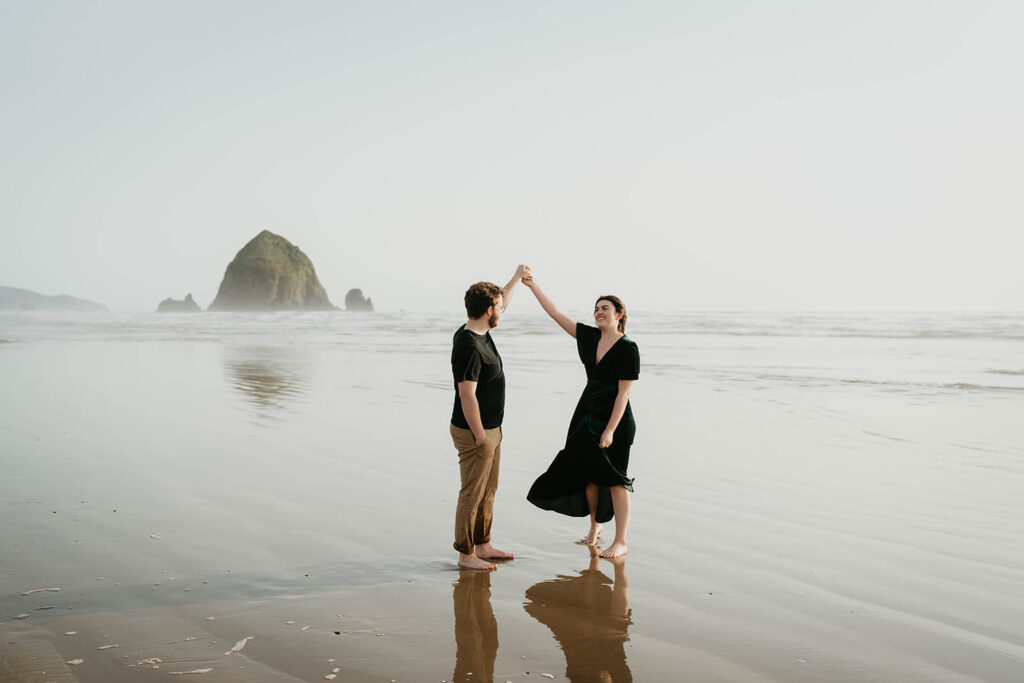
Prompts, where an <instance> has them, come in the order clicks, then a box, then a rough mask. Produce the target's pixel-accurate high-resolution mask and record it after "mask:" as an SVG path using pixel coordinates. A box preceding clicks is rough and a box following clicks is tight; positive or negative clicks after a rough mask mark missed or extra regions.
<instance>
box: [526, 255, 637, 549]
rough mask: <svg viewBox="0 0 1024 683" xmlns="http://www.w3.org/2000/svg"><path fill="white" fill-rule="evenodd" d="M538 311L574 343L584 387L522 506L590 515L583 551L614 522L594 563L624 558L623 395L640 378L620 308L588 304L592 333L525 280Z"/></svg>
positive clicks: (629, 431) (631, 429)
mask: <svg viewBox="0 0 1024 683" xmlns="http://www.w3.org/2000/svg"><path fill="white" fill-rule="evenodd" d="M522 282H523V284H524V285H526V286H527V287H529V288H530V290H531V291H532V292H533V294H534V296H536V297H537V301H538V302H539V303H540V305H541V308H543V309H544V311H545V312H546V313H547V314H548V315H549V316H551V318H552V320H554V321H555V322H556V323H558V325H559V326H560V327H561V328H562V329H563V330H565V331H566V332H567V333H568V334H569V335H570V336H572V337H574V338H575V339H576V349H577V351H578V352H579V355H580V360H581V361H583V367H585V368H586V370H587V386H586V388H584V389H583V395H582V396H580V400H579V403H577V404H576V412H574V413H573V416H572V420H571V421H570V422H569V432H568V435H567V436H566V439H565V447H564V448H563V449H562V450H561V451H559V453H558V455H556V456H555V459H554V461H553V462H552V463H551V466H550V467H548V471H547V472H545V473H544V474H542V475H541V476H540V477H538V478H537V481H535V482H534V483H533V486H532V487H531V488H530V493H529V494H528V495H527V500H529V501H530V502H531V503H533V504H534V505H536V506H537V507H539V508H542V509H544V510H554V511H555V512H560V513H562V514H564V515H570V516H572V517H586V516H587V515H590V531H589V532H588V533H587V535H586V537H585V538H584V539H583V541H584V542H585V543H587V544H588V545H597V544H599V542H600V535H601V531H602V526H601V522H607V521H608V520H610V519H611V518H612V516H613V515H614V517H615V540H614V541H613V542H612V544H611V546H610V547H609V548H608V549H607V550H605V551H604V552H602V553H601V557H608V558H614V557H622V556H624V555H625V554H626V529H627V527H628V526H629V493H630V492H631V491H632V490H633V480H632V479H630V478H629V477H627V476H626V469H627V467H628V466H629V447H630V445H631V444H632V443H633V436H634V434H635V433H636V423H635V422H634V421H633V411H632V410H631V409H630V407H629V392H630V390H631V389H632V388H633V382H634V381H635V380H636V379H637V377H639V373H640V353H639V351H637V347H636V343H635V342H633V340H632V339H630V338H629V337H627V336H626V335H625V330H626V307H625V305H624V304H623V303H622V301H620V300H619V299H618V297H614V296H610V295H609V296H602V297H601V298H599V299H598V300H597V303H596V304H594V323H595V324H596V325H597V327H591V326H589V325H584V324H582V323H577V322H576V321H574V320H573V319H572V318H570V317H569V316H567V315H566V314H565V313H563V312H562V311H561V310H560V309H559V308H558V306H556V305H555V303H554V302H553V301H552V300H551V299H549V298H548V296H547V295H546V294H545V293H544V292H543V291H542V290H541V288H540V287H539V286H538V285H537V283H536V282H535V281H534V279H533V275H532V274H530V273H527V274H526V276H525V277H523V280H522Z"/></svg>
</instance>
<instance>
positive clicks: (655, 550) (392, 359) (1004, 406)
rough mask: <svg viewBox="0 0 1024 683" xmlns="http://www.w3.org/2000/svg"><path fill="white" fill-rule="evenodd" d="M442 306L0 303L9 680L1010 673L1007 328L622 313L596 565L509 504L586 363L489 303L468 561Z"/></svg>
mask: <svg viewBox="0 0 1024 683" xmlns="http://www.w3.org/2000/svg"><path fill="white" fill-rule="evenodd" d="M524 308H525V306H524ZM460 322H461V321H460V320H459V319H458V318H457V316H456V315H455V314H453V315H451V316H442V315H426V314H406V313H400V314H399V313H396V314H376V315H355V314H342V313H339V314H274V315H253V316H245V315H235V314H203V315H195V316H187V315H185V316H158V315H129V314H97V315H55V314H16V315H15V314H10V315H0V340H3V342H2V343H0V378H2V382H3V390H2V392H0V468H2V472H3V477H2V478H0V631H2V633H0V681H2V680H76V679H77V680H81V681H119V680H135V679H138V678H140V677H154V678H155V677H162V676H165V675H166V674H167V673H169V672H179V671H187V670H195V669H201V668H211V669H213V670H212V671H211V672H210V673H208V674H205V680H230V681H234V680H239V681H252V680H261V681H262V680H267V681H288V680H323V677H324V676H325V675H327V674H329V673H330V672H331V671H332V669H333V668H334V667H338V668H339V669H340V671H339V672H338V673H337V676H338V678H337V680H353V681H356V680H368V681H376V680H385V681H387V680H391V679H395V680H399V681H430V680H437V681H440V680H445V679H446V680H460V681H461V680H491V676H492V675H493V677H494V679H495V680H513V679H515V680H518V679H521V678H523V674H524V673H525V672H530V675H529V678H539V675H540V674H542V673H550V674H552V675H554V676H555V677H556V680H573V681H587V680H609V679H610V680H615V681H620V680H632V679H635V680H639V681H649V680H700V681H761V680H763V681H864V680H877V681H907V680H920V681H967V680H972V681H977V680H983V681H1016V680H1019V678H1020V672H1021V671H1022V670H1024V637H1022V636H1021V635H1020V631H1019V626H1018V625H1019V623H1020V620H1021V618H1022V617H1024V609H1022V608H1021V607H1020V605H1022V604H1024V540H1022V539H1024V521H1022V520H1024V503H1021V500H1020V491H1021V490H1022V485H1024V427H1022V426H1021V425H1022V421H1021V420H1020V417H1019V416H1020V414H1021V408H1022V407H1024V324H1022V323H1021V317H1019V316H1017V317H1015V316H996V315H991V316H986V315H981V314H962V315H958V314H902V315H897V314H886V315H869V314H857V315H851V314H819V315H809V314H805V315H781V314H779V315H767V314H756V315H754V314H735V313H732V314H679V315H670V316H663V315H659V316H654V315H645V314H643V313H640V314H631V319H630V336H631V337H633V338H634V339H635V340H636V341H637V343H638V344H639V346H640V350H641V354H642V360H643V368H642V371H641V379H640V381H639V382H638V383H637V386H636V388H635V390H634V395H633V399H632V402H633V408H634V412H635V414H636V419H637V423H638V437H637V441H636V444H635V446H634V448H633V457H632V461H631V465H630V468H631V472H630V474H631V476H634V477H636V494H635V496H634V505H633V520H632V524H631V528H630V549H631V552H630V556H629V557H628V558H627V559H626V560H625V561H624V562H622V563H619V564H613V563H611V562H608V561H603V560H594V559H593V558H592V557H591V555H590V552H589V550H588V548H586V547H584V546H578V545H575V544H573V542H572V541H573V540H575V539H577V538H579V537H580V536H582V535H583V533H584V531H585V524H584V523H583V522H582V520H575V519H568V518H564V517H559V516H556V515H552V514H550V513H544V512H541V511H539V510H537V509H535V508H533V507H532V506H530V505H529V504H528V503H527V502H526V501H525V499H524V496H525V492H526V490H527V489H528V488H529V484H530V483H531V482H532V480H533V478H534V477H535V476H536V475H537V474H539V473H540V472H541V471H543V469H544V468H545V467H546V466H547V464H548V462H549V461H550V459H551V457H552V456H553V455H554V453H555V452H556V451H557V450H558V448H559V446H560V445H561V441H562V439H563V437H564V430H565V427H566V422H567V420H568V418H569V416H570V414H571V412H572V409H573V406H574V405H575V401H576V398H577V396H578V392H579V391H580V389H581V388H582V385H583V382H584V378H583V373H582V369H581V367H580V365H579V362H578V359H577V358H576V354H575V347H574V344H573V342H572V340H571V339H570V338H569V337H567V336H565V335H564V334H562V333H561V332H560V331H559V330H558V329H557V328H556V327H555V326H554V325H553V324H552V323H550V321H548V320H546V319H543V318H540V317H537V316H536V315H534V314H532V313H524V314H517V311H516V309H515V308H513V309H512V310H510V312H509V313H508V314H507V315H506V316H505V317H504V318H503V319H502V324H501V326H500V327H499V328H498V329H497V330H495V332H494V336H495V340H496V342H497V344H498V347H499V349H500V351H501V352H502V355H503V357H504V360H505V364H506V372H507V377H508V399H507V410H506V420H505V427H504V434H505V440H504V443H503V448H502V452H503V457H502V481H501V484H500V487H499V491H498V498H497V503H496V521H495V528H494V533H495V543H496V544H499V545H500V546H502V547H506V548H507V549H508V550H511V551H513V552H515V553H516V555H517V558H516V560H515V561H514V562H511V563H504V564H503V565H502V566H501V567H500V569H499V570H498V571H497V572H495V573H493V574H483V575H480V574H473V573H467V572H460V571H459V570H458V568H457V567H456V566H455V563H454V560H455V554H454V551H451V550H450V547H451V539H450V535H451V524H452V516H453V512H454V496H455V493H456V491H457V488H458V467H457V460H456V456H455V454H454V451H453V448H452V445H451V443H450V439H449V437H448V432H447V421H448V419H449V417H450V411H451V400H452V387H451V378H450V374H449V373H450V370H449V365H448V353H449V349H450V338H451V333H452V331H453V330H454V328H455V327H456V326H457V325H458V324H459V323H460ZM610 532H611V527H610V525H609V528H608V530H607V531H606V534H607V535H608V536H610ZM627 577H628V578H627ZM51 587H59V588H60V589H61V590H60V591H59V592H40V593H32V594H30V595H23V593H26V592H28V591H31V590H35V589H42V588H51ZM46 608H49V609H46ZM24 614H27V615H28V616H27V617H24V618H16V617H20V616H21V615H24ZM209 617H214V619H212V620H208V618H209ZM288 622H293V623H288ZM306 626H308V627H309V628H308V629H306V630H302V629H303V627H306ZM70 631H75V632H76V635H73V636H65V635H63V634H64V633H65V632H70ZM248 636H254V639H253V640H252V641H250V642H248V643H247V644H246V645H245V647H244V649H243V650H242V651H241V652H238V653H235V654H232V655H229V656H225V655H224V652H226V651H228V650H229V648H230V647H231V646H232V645H233V644H234V643H236V642H237V641H239V640H241V639H243V638H246V637H248ZM187 638H194V640H186V639H187ZM109 644H116V645H118V647H117V648H111V649H107V650H98V649H97V648H99V647H101V646H104V645H109ZM152 657H157V658H160V659H161V660H162V662H160V663H157V664H139V662H140V661H142V660H146V659H149V658H152ZM75 658H81V659H83V660H84V662H83V663H82V664H80V665H76V666H69V665H66V664H64V662H66V661H68V660H72V659H75ZM332 659H333V660H334V661H333V662H331V661H329V660H332ZM154 665H155V666H159V667H160V668H159V669H156V670H154V669H152V668H150V667H151V666H154ZM44 670H45V671H46V672H47V673H46V674H41V673H39V672H41V671H44ZM33 672H35V673H33ZM605 672H606V673H607V675H605ZM62 676H63V678H61V677H62Z"/></svg>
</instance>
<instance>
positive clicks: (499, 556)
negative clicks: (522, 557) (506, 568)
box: [476, 543, 515, 560]
mask: <svg viewBox="0 0 1024 683" xmlns="http://www.w3.org/2000/svg"><path fill="white" fill-rule="evenodd" d="M476 556H477V557H479V558H480V559H482V560H512V559H515V555H513V554H512V553H506V552H505V551H504V550H498V549H497V548H495V547H494V546H493V545H491V544H490V543H481V544H480V545H478V546H477V547H476Z"/></svg>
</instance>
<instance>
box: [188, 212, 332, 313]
mask: <svg viewBox="0 0 1024 683" xmlns="http://www.w3.org/2000/svg"><path fill="white" fill-rule="evenodd" d="M207 310H210V311H287V310H293V311H294V310H298V311H333V310H336V309H335V306H333V305H332V304H331V302H330V300H328V298H327V292H326V291H324V288H323V285H321V284H320V280H319V279H317V276H316V270H315V269H314V268H313V262H312V261H310V260H309V257H308V256H306V255H305V254H303V253H302V250H300V249H299V248H298V247H297V246H295V245H294V244H292V243H291V242H289V241H288V240H286V239H285V238H283V237H281V236H280V235H275V234H274V233H272V232H270V231H269V230H264V231H263V232H261V233H260V234H258V235H256V237H254V238H253V239H252V240H251V241H250V242H249V243H248V244H246V245H245V246H244V247H242V249H241V251H239V252H238V254H236V255H235V259H234V260H233V261H232V262H231V263H229V264H228V267H227V270H226V271H225V272H224V279H223V280H222V281H221V283H220V289H219V290H218V291H217V298H216V299H214V300H213V303H212V304H210V307H209V308H208V309H207Z"/></svg>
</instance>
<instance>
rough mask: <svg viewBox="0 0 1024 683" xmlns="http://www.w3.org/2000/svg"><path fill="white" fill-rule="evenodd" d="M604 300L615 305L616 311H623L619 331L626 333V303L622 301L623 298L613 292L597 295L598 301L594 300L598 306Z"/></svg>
mask: <svg viewBox="0 0 1024 683" xmlns="http://www.w3.org/2000/svg"><path fill="white" fill-rule="evenodd" d="M602 301H608V302H610V303H611V305H612V306H614V307H615V312H616V313H621V314H622V317H621V318H619V332H621V333H622V334H626V304H624V303H622V299H620V298H619V297H617V296H612V295H611V294H604V295H602V296H599V297H597V301H595V302H594V306H597V305H598V304H599V303H601V302H602Z"/></svg>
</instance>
